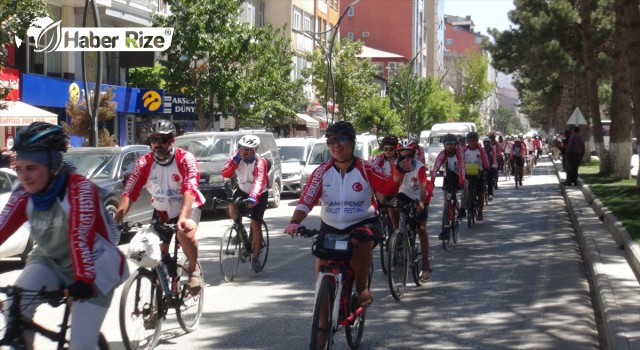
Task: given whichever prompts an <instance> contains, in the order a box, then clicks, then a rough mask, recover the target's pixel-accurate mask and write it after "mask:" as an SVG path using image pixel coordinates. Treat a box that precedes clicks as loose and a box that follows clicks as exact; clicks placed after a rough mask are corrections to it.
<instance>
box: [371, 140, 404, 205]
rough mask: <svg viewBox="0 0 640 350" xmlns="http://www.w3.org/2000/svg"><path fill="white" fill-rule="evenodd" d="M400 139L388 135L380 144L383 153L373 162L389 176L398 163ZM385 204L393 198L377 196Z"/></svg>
mask: <svg viewBox="0 0 640 350" xmlns="http://www.w3.org/2000/svg"><path fill="white" fill-rule="evenodd" d="M398 144H399V143H398V137H397V136H396V135H386V136H385V137H383V138H382V140H381V142H380V145H381V146H380V148H381V149H382V153H381V154H380V155H379V156H377V157H375V158H374V159H373V160H372V163H373V164H375V165H377V166H378V167H379V168H382V170H383V172H384V173H385V174H387V175H390V174H392V171H393V167H394V166H395V165H396V162H397V161H398ZM376 195H377V197H378V199H380V200H381V201H382V202H383V203H386V202H388V200H389V199H391V198H392V196H385V195H383V194H382V193H377V194H376Z"/></svg>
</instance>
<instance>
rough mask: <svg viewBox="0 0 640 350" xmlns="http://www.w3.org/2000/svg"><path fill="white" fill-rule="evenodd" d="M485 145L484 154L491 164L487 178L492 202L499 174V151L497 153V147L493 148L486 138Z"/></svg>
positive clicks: (483, 141)
mask: <svg viewBox="0 0 640 350" xmlns="http://www.w3.org/2000/svg"><path fill="white" fill-rule="evenodd" d="M482 143H483V146H484V147H483V148H484V152H485V155H486V157H487V161H488V162H489V171H488V176H487V196H489V198H488V199H489V200H490V201H492V200H493V186H494V184H495V183H494V181H496V180H497V176H496V175H497V173H498V156H497V154H496V153H497V151H496V147H495V146H491V140H490V139H488V138H485V139H484V140H482Z"/></svg>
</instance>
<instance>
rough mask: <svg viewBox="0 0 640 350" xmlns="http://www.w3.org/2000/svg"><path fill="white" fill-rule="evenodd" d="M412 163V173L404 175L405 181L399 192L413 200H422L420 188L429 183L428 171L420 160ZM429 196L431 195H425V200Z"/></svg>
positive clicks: (401, 184)
mask: <svg viewBox="0 0 640 350" xmlns="http://www.w3.org/2000/svg"><path fill="white" fill-rule="evenodd" d="M411 163H412V164H411V171H410V172H408V173H406V174H404V179H403V180H402V182H401V183H400V189H399V190H398V192H399V193H404V194H405V195H407V197H409V198H411V199H413V200H420V187H421V185H422V184H425V183H427V169H426V168H425V166H424V164H422V163H421V162H420V161H418V160H415V159H414V160H413V162H411ZM428 196H429V194H428V193H425V198H426V197H428ZM422 200H424V198H423V199H422Z"/></svg>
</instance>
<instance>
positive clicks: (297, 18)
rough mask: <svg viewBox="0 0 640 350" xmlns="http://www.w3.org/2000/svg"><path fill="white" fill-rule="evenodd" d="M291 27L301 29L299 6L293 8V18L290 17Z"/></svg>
mask: <svg viewBox="0 0 640 350" xmlns="http://www.w3.org/2000/svg"><path fill="white" fill-rule="evenodd" d="M291 28H293V29H298V30H301V29H302V11H300V9H299V8H297V7H294V8H293V18H292V19H291Z"/></svg>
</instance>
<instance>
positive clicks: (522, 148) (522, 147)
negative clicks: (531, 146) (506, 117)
mask: <svg viewBox="0 0 640 350" xmlns="http://www.w3.org/2000/svg"><path fill="white" fill-rule="evenodd" d="M528 154H529V152H527V144H526V143H525V142H523V141H522V142H519V141H516V142H514V143H513V149H512V151H511V156H510V157H509V159H513V156H514V155H515V156H516V157H521V158H522V159H525V158H526V157H527V155H528Z"/></svg>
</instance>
